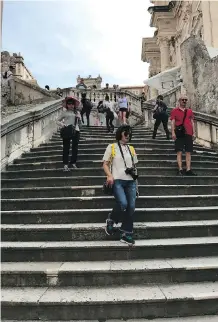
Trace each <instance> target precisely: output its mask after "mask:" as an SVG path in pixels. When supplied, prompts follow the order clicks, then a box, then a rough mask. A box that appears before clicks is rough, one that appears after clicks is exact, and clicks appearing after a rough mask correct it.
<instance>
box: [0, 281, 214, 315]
mask: <svg viewBox="0 0 218 322" xmlns="http://www.w3.org/2000/svg"><path fill="white" fill-rule="evenodd" d="M84 307H85V308H86V309H85V310H84ZM30 308H31V309H30ZM1 310H2V311H1V313H2V319H11V320H13V319H17V317H19V318H20V319H22V320H29V319H32V320H59V321H60V320H75V319H77V320H79V319H84V320H85V319H87V317H88V318H89V319H98V320H99V319H103V320H106V319H116V318H120V317H121V316H122V318H123V319H125V320H126V319H131V318H144V319H146V318H147V319H149V320H150V319H153V318H164V317H168V318H169V317H178V315H179V316H180V317H182V316H187V315H190V314H191V315H207V314H210V315H213V314H214V315H216V314H217V310H218V283H217V282H214V283H212V282H203V283H185V284H170V285H166V284H156V285H141V286H136V285H127V286H108V287H83V288H82V287H79V288H77V287H67V288H63V287H62V288H54V287H49V288H46V287H41V288H37V287H36V288H28V287H24V288H15V287H13V288H5V289H4V288H3V289H2V308H1Z"/></svg>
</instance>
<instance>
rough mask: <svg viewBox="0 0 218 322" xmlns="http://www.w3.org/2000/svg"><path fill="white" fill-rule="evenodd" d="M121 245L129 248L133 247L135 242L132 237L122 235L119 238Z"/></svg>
mask: <svg viewBox="0 0 218 322" xmlns="http://www.w3.org/2000/svg"><path fill="white" fill-rule="evenodd" d="M120 241H121V243H125V244H128V245H130V246H132V245H135V241H134V239H133V237H132V235H122V236H121V238H120Z"/></svg>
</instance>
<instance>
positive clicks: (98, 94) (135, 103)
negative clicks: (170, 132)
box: [53, 87, 142, 115]
mask: <svg viewBox="0 0 218 322" xmlns="http://www.w3.org/2000/svg"><path fill="white" fill-rule="evenodd" d="M61 91H62V93H63V97H66V96H76V97H77V98H78V99H79V100H80V99H81V98H82V93H84V92H86V97H87V98H88V99H90V100H91V101H92V102H93V103H98V102H99V101H102V100H104V98H105V95H106V94H108V95H109V97H110V100H111V101H112V102H116V101H117V98H118V97H119V95H120V93H123V94H125V95H126V97H127V98H128V101H129V102H130V103H131V110H132V111H134V112H135V113H137V114H138V115H142V108H141V98H140V96H138V95H135V94H133V93H131V92H130V91H122V90H119V89H118V90H114V89H111V88H109V89H106V88H104V89H86V90H79V89H77V88H75V87H69V88H64V89H62V90H61ZM53 93H55V91H53Z"/></svg>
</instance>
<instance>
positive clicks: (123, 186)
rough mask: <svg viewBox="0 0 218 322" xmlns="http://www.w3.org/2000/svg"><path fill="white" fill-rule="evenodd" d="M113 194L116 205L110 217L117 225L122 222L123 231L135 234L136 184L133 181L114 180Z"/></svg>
mask: <svg viewBox="0 0 218 322" xmlns="http://www.w3.org/2000/svg"><path fill="white" fill-rule="evenodd" d="M113 194H114V197H115V200H116V204H115V206H114V208H113V210H112V212H111V214H110V216H109V219H111V220H113V221H114V222H115V223H118V222H119V221H121V222H122V226H121V229H120V230H121V231H122V232H124V233H127V234H132V232H133V215H134V212H135V200H136V182H135V181H133V180H114V185H113Z"/></svg>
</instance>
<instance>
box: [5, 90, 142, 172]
mask: <svg viewBox="0 0 218 322" xmlns="http://www.w3.org/2000/svg"><path fill="white" fill-rule="evenodd" d="M71 95H72V94H71ZM62 100H63V98H61V99H59V100H55V101H53V102H46V103H44V104H39V105H37V106H35V107H33V108H31V109H28V110H27V111H22V112H19V113H15V114H11V115H10V116H8V117H6V118H5V119H4V120H3V122H2V125H1V168H2V169H4V168H5V167H6V166H7V164H10V163H12V162H13V160H14V159H16V158H19V157H20V156H21V155H22V154H23V153H24V152H28V151H29V150H30V149H31V148H34V147H37V146H39V145H40V144H41V143H44V142H46V141H47V140H48V139H49V138H51V136H52V134H53V133H54V132H56V131H57V128H58V127H57V124H56V120H57V118H58V116H59V115H60V113H61V112H62V110H63V108H62ZM96 105H97V102H95V103H94V107H93V109H92V111H91V115H90V125H91V126H106V122H105V115H104V114H100V113H98V111H97V108H96ZM84 119H85V121H86V117H84ZM143 121H144V119H143V116H142V112H141V108H140V113H137V111H135V110H133V111H132V113H131V116H130V118H129V123H130V125H132V126H134V125H135V124H140V123H142V122H143ZM114 125H115V126H119V121H118V120H115V121H114Z"/></svg>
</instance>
